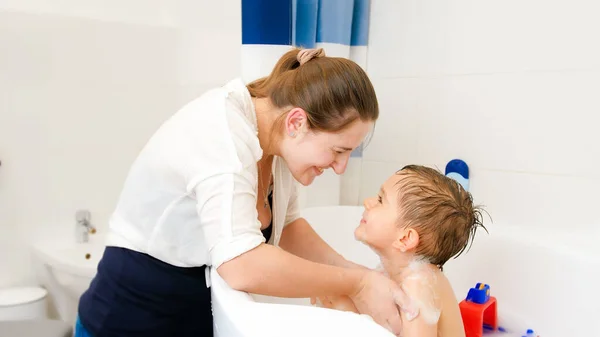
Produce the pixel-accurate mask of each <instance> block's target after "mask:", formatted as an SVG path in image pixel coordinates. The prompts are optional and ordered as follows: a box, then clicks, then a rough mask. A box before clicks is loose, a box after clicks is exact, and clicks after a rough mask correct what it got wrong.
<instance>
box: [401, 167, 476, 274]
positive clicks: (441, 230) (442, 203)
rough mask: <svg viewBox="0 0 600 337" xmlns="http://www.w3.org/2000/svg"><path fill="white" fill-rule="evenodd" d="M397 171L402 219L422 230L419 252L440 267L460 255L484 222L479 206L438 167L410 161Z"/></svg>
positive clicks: (403, 221) (417, 250) (418, 230)
mask: <svg viewBox="0 0 600 337" xmlns="http://www.w3.org/2000/svg"><path fill="white" fill-rule="evenodd" d="M396 174H398V175H400V176H403V177H404V179H401V180H400V181H398V183H397V186H398V203H399V208H400V219H399V222H400V223H401V224H402V226H403V227H410V228H414V229H415V230H416V231H417V233H419V238H420V240H419V245H418V246H417V249H416V254H417V255H419V256H422V257H423V258H425V259H427V260H428V261H429V262H430V263H432V264H435V265H437V266H438V267H439V268H440V269H441V268H442V267H443V265H444V264H445V263H446V261H448V260H449V259H450V258H451V257H455V258H456V257H458V256H459V255H460V254H462V253H463V252H464V251H465V250H466V249H467V247H468V246H469V245H470V244H472V243H473V238H474V237H475V232H476V231H477V229H478V228H479V227H481V228H483V229H484V230H485V231H486V232H487V229H486V228H485V226H484V225H483V216H482V211H484V210H483V209H482V208H481V207H480V206H475V205H474V204H473V197H472V196H471V193H469V192H468V191H466V190H465V189H464V188H463V187H462V185H460V184H459V183H458V182H457V181H455V180H454V179H452V178H449V177H446V176H445V175H443V174H442V173H440V172H439V171H437V170H435V169H432V168H429V167H425V166H419V165H408V166H405V167H403V168H402V169H401V170H400V171H398V172H396Z"/></svg>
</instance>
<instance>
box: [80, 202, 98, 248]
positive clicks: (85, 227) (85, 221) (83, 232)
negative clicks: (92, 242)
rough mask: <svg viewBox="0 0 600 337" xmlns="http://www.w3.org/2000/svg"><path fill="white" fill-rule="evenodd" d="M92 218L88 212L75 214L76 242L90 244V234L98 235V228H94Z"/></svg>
mask: <svg viewBox="0 0 600 337" xmlns="http://www.w3.org/2000/svg"><path fill="white" fill-rule="evenodd" d="M91 217H92V215H91V213H90V211H88V210H78V211H77V212H75V241H76V242H78V243H82V242H88V241H89V233H92V234H94V233H96V228H94V226H92V223H91V222H90V218H91Z"/></svg>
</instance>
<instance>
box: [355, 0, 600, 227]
mask: <svg viewBox="0 0 600 337" xmlns="http://www.w3.org/2000/svg"><path fill="white" fill-rule="evenodd" d="M599 9H600V5H599V4H598V3H597V2H594V1H585V0H581V1H580V0H578V1H574V2H551V3H548V2H542V1H535V0H526V1H512V0H511V1H503V2H497V1H488V0H484V1H469V0H459V1H452V2H445V3H443V4H442V3H439V2H437V1H427V0H426V1H418V0H400V1H395V2H392V1H382V0H374V1H373V2H372V8H371V15H372V17H371V27H370V35H369V38H370V45H369V55H368V67H367V70H368V72H369V74H370V76H371V78H372V80H373V82H374V83H375V85H376V89H377V94H378V97H379V101H380V106H381V118H380V121H379V123H378V128H377V129H376V133H375V136H374V139H373V141H372V143H371V145H370V146H369V147H368V148H367V149H366V150H365V163H364V164H363V168H362V180H361V194H365V193H366V191H375V190H376V189H377V188H378V187H379V185H380V184H381V182H382V181H383V180H384V179H385V178H386V177H379V176H380V175H382V174H384V173H385V174H388V175H389V174H391V171H392V167H391V165H394V164H391V163H407V164H408V163H418V164H424V165H429V166H435V167H437V168H439V169H440V170H442V171H443V170H444V168H445V165H446V163H447V162H448V161H449V160H451V159H454V158H460V159H463V160H465V161H466V162H467V163H468V164H469V165H470V168H471V191H472V192H473V194H474V197H475V199H476V201H478V202H480V203H483V204H485V205H486V206H487V209H488V210H489V211H490V213H491V215H492V217H493V219H494V220H495V222H497V223H512V224H519V225H524V226H542V227H543V226H565V225H568V226H570V227H578V226H583V227H585V226H587V227H588V228H589V227H590V226H598V223H599V222H600V219H599V217H598V215H597V214H595V213H594V207H593V205H596V204H598V203H600V197H598V195H597V193H595V192H594V191H596V190H597V188H598V181H599V180H598V179H599V178H598V172H600V171H599V170H600V169H599V167H600V134H598V133H596V132H595V129H596V128H597V125H600V113H599V112H600V102H599V101H598V98H597V97H598V92H600V57H599V56H600V44H598V43H595V42H593V41H596V40H597V38H598V32H600V21H598V20H596V19H595V17H594V14H593V13H597V12H598V10H599ZM388 165H390V166H388ZM395 166H398V167H397V168H400V167H401V165H395ZM394 168H396V167H394ZM386 172H387V173H386Z"/></svg>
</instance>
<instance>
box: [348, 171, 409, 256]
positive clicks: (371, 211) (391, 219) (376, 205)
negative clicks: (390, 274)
mask: <svg viewBox="0 0 600 337" xmlns="http://www.w3.org/2000/svg"><path fill="white" fill-rule="evenodd" d="M401 179H406V177H402V176H399V175H397V174H394V175H392V176H391V177H390V178H389V179H388V180H387V181H386V182H385V183H384V184H383V185H382V186H381V189H380V190H379V193H378V194H377V196H375V197H371V198H367V199H365V201H364V206H365V211H364V213H363V218H362V220H361V221H360V225H359V226H358V227H357V228H356V230H355V231H354V237H355V238H356V239H357V240H359V241H361V242H363V243H364V244H366V245H368V246H370V247H371V248H373V249H374V250H375V251H376V252H385V251H387V250H389V249H391V248H392V245H393V243H394V241H395V240H397V238H398V236H399V235H400V234H401V233H400V232H401V231H402V229H401V226H399V223H398V221H399V217H400V213H399V205H398V191H397V187H396V186H395V185H396V184H397V183H398V182H399V181H400V180H401Z"/></svg>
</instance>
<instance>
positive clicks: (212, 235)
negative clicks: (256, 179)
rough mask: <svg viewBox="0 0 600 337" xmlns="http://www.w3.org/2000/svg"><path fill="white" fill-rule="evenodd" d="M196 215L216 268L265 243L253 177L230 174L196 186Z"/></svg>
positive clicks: (206, 180)
mask: <svg viewBox="0 0 600 337" xmlns="http://www.w3.org/2000/svg"><path fill="white" fill-rule="evenodd" d="M194 192H195V194H196V199H197V212H198V216H199V218H200V222H201V226H202V228H203V231H204V236H205V239H206V244H207V249H208V252H209V258H210V261H211V265H212V266H213V267H215V268H217V267H219V266H220V265H221V264H223V263H224V262H227V261H229V260H231V259H233V258H235V257H237V256H239V255H241V254H243V253H245V252H247V251H249V250H251V249H253V248H255V247H257V246H258V245H260V244H261V243H263V242H265V238H264V237H263V235H262V233H261V231H260V222H259V221H258V212H257V211H256V192H255V190H254V188H253V179H252V176H251V175H250V174H249V173H247V174H244V173H240V174H238V173H227V174H221V175H216V176H213V177H210V178H208V179H205V180H204V181H201V182H200V183H198V184H197V185H196V186H195V187H194Z"/></svg>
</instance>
